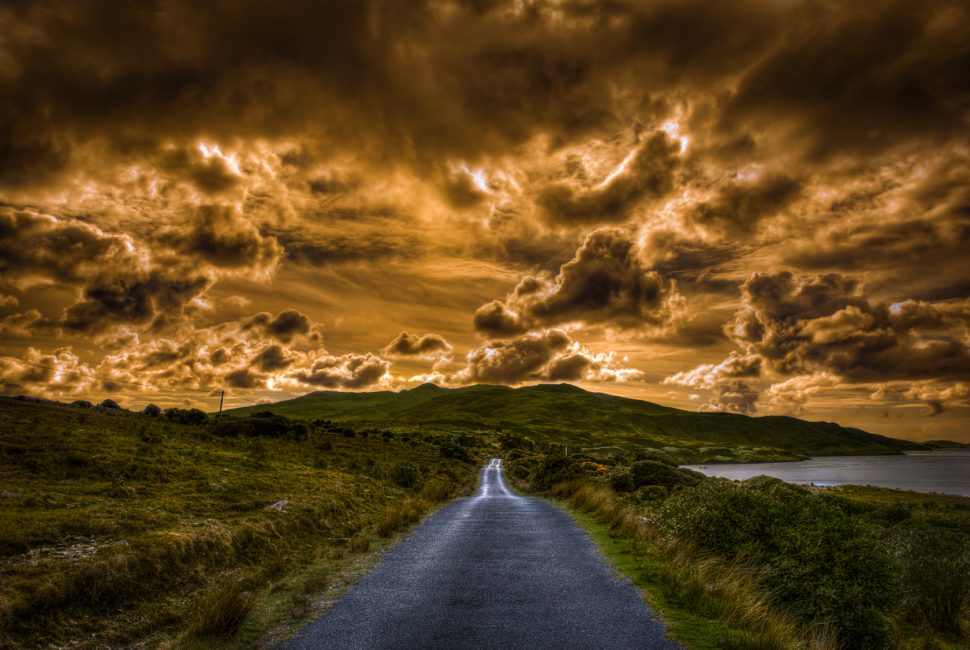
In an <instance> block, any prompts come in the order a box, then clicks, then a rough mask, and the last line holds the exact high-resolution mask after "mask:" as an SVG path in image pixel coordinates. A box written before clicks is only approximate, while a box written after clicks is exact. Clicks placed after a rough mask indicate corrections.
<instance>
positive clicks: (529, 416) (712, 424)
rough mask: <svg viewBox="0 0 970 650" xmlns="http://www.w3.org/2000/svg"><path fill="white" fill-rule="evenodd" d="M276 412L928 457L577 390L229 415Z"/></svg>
mask: <svg viewBox="0 0 970 650" xmlns="http://www.w3.org/2000/svg"><path fill="white" fill-rule="evenodd" d="M259 411H271V412H273V413H277V414H279V415H286V416H288V417H299V418H306V419H327V420H332V421H335V422H348V423H350V422H353V423H356V424H360V423H370V424H371V425H372V426H376V427H380V428H385V429H392V430H399V431H412V430H415V429H417V430H419V431H421V432H423V433H424V434H439V435H440V434H450V435H466V434H475V433H478V434H488V435H496V436H509V435H514V436H519V437H527V438H529V439H531V440H534V441H536V442H540V443H563V444H570V445H574V446H579V447H580V448H582V447H583V445H589V446H590V447H593V446H598V447H601V446H603V445H607V446H616V447H617V448H618V449H620V448H628V447H631V446H637V447H645V448H648V449H654V450H660V451H663V452H664V453H666V454H667V455H668V456H674V457H677V458H683V459H689V460H702V461H705V462H719V461H730V460H743V461H754V460H778V459H782V460H785V459H788V460H792V459H797V458H806V457H808V456H812V455H819V456H821V455H856V454H858V455H871V454H880V453H882V454H898V453H903V452H905V451H915V450H925V449H928V448H929V447H927V446H925V445H921V444H919V443H915V442H910V441H906V440H899V439H895V438H890V437H887V436H883V435H879V434H875V433H871V432H868V431H864V430H862V429H858V428H855V427H843V426H841V425H839V424H837V423H835V422H825V421H817V422H811V421H807V420H802V419H799V418H795V417H791V416H784V415H766V416H747V415H742V414H737V413H702V412H693V411H685V410H682V409H677V408H674V407H669V406H663V405H660V404H655V403H653V402H648V401H645V400H638V399H634V398H629V397H621V396H618V395H610V394H608V393H594V392H590V391H587V390H584V389H582V388H580V387H578V386H574V385H572V384H563V383H560V384H536V385H531V386H522V387H518V388H512V387H509V386H503V385H493V384H474V385H472V386H464V387H460V388H446V387H442V386H437V385H435V384H422V385H420V386H417V387H415V388H411V389H406V390H401V391H396V392H395V391H378V392H371V393H367V392H342V391H316V392H313V393H308V394H307V395H303V396H301V397H297V398H293V399H290V400H284V401H281V402H276V403H274V404H265V405H259V406H251V407H243V408H239V409H232V410H230V411H227V413H228V414H230V415H247V414H252V413H254V412H259Z"/></svg>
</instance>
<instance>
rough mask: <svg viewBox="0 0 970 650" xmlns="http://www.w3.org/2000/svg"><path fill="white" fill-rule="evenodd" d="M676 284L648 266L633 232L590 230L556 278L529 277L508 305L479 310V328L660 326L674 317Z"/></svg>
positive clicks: (494, 331) (500, 331)
mask: <svg viewBox="0 0 970 650" xmlns="http://www.w3.org/2000/svg"><path fill="white" fill-rule="evenodd" d="M675 296H676V292H675V291H674V289H673V287H672V286H671V284H670V283H669V282H668V281H666V280H664V278H663V277H661V276H660V274H658V273H657V272H656V271H653V270H650V269H648V268H646V267H645V266H644V264H643V262H642V261H641V258H640V257H639V255H638V251H637V249H636V247H635V245H634V242H633V241H632V240H631V238H630V237H629V235H628V234H626V233H625V232H624V231H621V230H612V229H605V230H597V231H594V232H593V233H592V234H590V235H589V236H588V237H587V238H586V241H585V242H584V243H583V245H582V246H581V247H580V248H579V249H578V250H577V251H576V255H575V256H574V257H573V259H572V260H570V261H569V262H567V263H566V264H564V265H563V266H562V267H561V268H560V270H559V274H558V275H557V276H556V277H555V278H535V277H526V278H524V279H522V281H520V282H519V284H518V285H517V286H516V287H515V290H514V291H513V292H512V294H510V295H509V296H508V298H507V299H506V300H505V302H504V303H502V302H498V301H493V302H490V303H488V304H486V305H483V306H482V307H480V308H479V309H478V311H476V312H475V317H474V323H475V327H476V329H477V330H478V331H480V332H483V333H485V334H489V335H492V336H503V335H508V334H514V333H517V332H523V331H527V330H530V329H533V328H534V327H537V326H549V325H558V324H563V323H570V322H584V323H606V324H609V325H612V326H615V327H623V328H631V329H632V328H644V329H647V328H656V327H662V326H665V325H667V324H668V323H669V321H670V320H671V319H672V318H673V310H674V307H673V305H672V301H673V299H674V298H675Z"/></svg>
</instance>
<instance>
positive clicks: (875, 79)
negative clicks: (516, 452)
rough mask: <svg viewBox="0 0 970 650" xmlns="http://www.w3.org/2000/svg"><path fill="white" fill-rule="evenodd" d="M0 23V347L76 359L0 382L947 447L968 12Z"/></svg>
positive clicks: (140, 8)
mask: <svg viewBox="0 0 970 650" xmlns="http://www.w3.org/2000/svg"><path fill="white" fill-rule="evenodd" d="M0 24H3V25H4V32H3V38H2V39H0V332H2V336H0V353H2V354H3V355H7V356H10V357H15V358H19V359H21V360H26V358H27V356H26V355H28V350H32V352H30V353H29V354H31V355H34V356H33V357H31V358H39V357H38V356H37V355H40V356H42V357H44V358H45V359H46V361H47V362H49V363H50V364H53V365H57V366H58V367H61V366H63V367H65V368H67V367H69V366H70V364H71V363H73V362H71V361H70V359H71V358H73V357H71V356H70V355H73V356H74V357H76V358H77V362H76V364H75V365H77V366H78V367H84V368H89V369H91V370H92V371H94V372H95V373H96V374H97V375H98V377H99V378H98V379H96V380H92V381H91V382H88V383H85V382H80V381H79V382H75V383H73V384H71V385H70V387H69V388H68V387H64V386H61V387H60V388H59V387H58V385H57V381H55V380H51V383H50V385H49V386H48V385H47V384H45V383H44V381H35V382H30V381H26V380H21V379H17V378H16V377H17V373H21V374H22V372H23V369H22V368H20V369H19V370H15V369H8V370H4V373H3V377H7V378H11V377H12V378H13V379H9V381H10V382H11V383H9V384H8V386H9V387H10V388H9V390H11V391H12V390H15V388H14V387H19V388H16V390H22V391H29V392H32V393H35V394H39V395H51V396H55V395H61V394H65V395H68V394H70V395H75V394H76V395H83V394H84V391H85V390H101V389H102V388H103V381H113V382H114V383H113V384H111V386H112V388H113V389H114V390H115V391H117V392H116V396H118V397H119V399H120V398H122V397H123V396H124V391H127V390H128V389H126V388H123V387H124V386H126V385H127V384H124V383H123V382H124V381H138V382H141V383H145V384H148V385H155V386H157V387H158V390H165V391H169V392H168V393H166V394H165V395H156V396H155V397H157V398H158V399H159V401H160V402H161V401H162V398H163V397H164V398H165V399H168V400H170V401H171V402H172V403H180V401H179V400H183V399H196V398H197V397H198V396H202V397H205V396H206V395H207V392H206V391H208V390H211V389H212V387H213V386H216V385H222V384H225V385H229V386H231V387H232V388H233V390H234V391H236V392H237V393H239V394H240V395H243V394H245V395H252V396H253V397H259V398H261V399H262V398H267V399H272V398H282V397H286V396H292V395H295V394H296V393H299V392H302V391H306V390H313V389H320V388H332V389H338V390H350V389H356V388H365V389H367V388H379V387H380V388H385V387H397V386H405V385H410V380H409V377H410V376H413V375H414V373H419V372H425V373H426V374H425V375H419V377H423V378H424V379H427V380H432V381H442V382H449V383H453V384H458V383H467V382H473V381H495V382H508V383H521V382H530V381H576V382H579V383H581V384H583V385H586V386H587V387H590V388H596V386H595V384H596V383H598V382H615V383H614V384H612V386H611V387H610V390H611V391H615V392H618V393H622V394H624V395H630V396H636V397H642V398H645V399H649V400H653V401H658V402H661V403H670V404H671V405H674V406H680V407H685V408H696V405H697V404H699V403H702V402H699V401H697V400H702V401H706V404H705V406H704V408H712V409H713V408H717V409H722V410H731V411H735V412H745V413H751V412H754V408H755V405H756V404H757V408H758V412H762V413H764V412H768V413H772V412H805V413H806V414H813V415H817V416H818V417H824V418H826V419H833V420H837V421H839V422H843V421H844V422H845V423H847V424H854V425H856V426H860V427H862V428H866V429H871V430H874V431H878V432H886V433H891V434H893V435H906V436H915V437H926V436H930V435H932V436H933V437H947V436H950V435H952V436H957V437H959V436H963V437H965V436H966V431H967V430H970V429H968V427H967V426H966V422H967V418H968V417H970V408H968V406H967V398H966V396H965V395H963V393H962V392H961V391H962V389H960V388H959V387H960V386H964V385H966V384H967V383H968V381H970V370H968V368H970V353H968V348H970V343H968V330H970V324H968V312H970V308H968V306H967V305H968V303H967V301H968V299H970V278H968V275H967V272H966V250H967V248H968V246H970V183H968V179H970V129H968V128H967V126H968V123H967V116H968V115H970V85H968V83H967V74H966V70H967V69H970V40H968V39H967V38H966V35H967V33H968V31H970V7H968V6H967V4H966V3H965V2H961V1H959V0H927V1H926V2H919V3H913V2H909V3H907V2H898V1H896V0H874V1H873V2H869V3H865V4H864V5H861V4H859V5H858V6H857V5H852V4H846V3H834V2H827V3H826V2H822V3H820V2H816V1H814V0H788V1H785V2H778V1H776V0H739V1H738V2H732V3H715V2H710V1H708V0H647V1H639V0H637V1H634V0H611V1H610V2H589V1H587V0H564V1H561V2H560V1H555V2H554V1H552V0H536V1H534V2H520V1H518V0H489V1H487V2H471V3H468V2H459V1H458V0H433V1H429V2H418V3H414V2H394V1H391V2H374V1H373V0H360V1H356V2H344V1H338V2H327V3H319V2H317V3H314V2H309V1H306V0H293V1H291V2H276V3H251V2H242V3H215V4H213V3H197V2H188V1H187V0H166V1H165V2H162V3H137V2H135V3H115V4H111V5H108V4H105V3H103V2H100V1H99V0H77V1H75V2H64V1H63V0H38V1H36V2H27V3H25V2H13V3H4V4H3V5H2V6H0ZM863 282H864V285H863ZM739 287H740V288H741V290H740V291H739ZM725 323H727V325H726V326H725ZM324 330H325V331H326V334H327V348H328V349H326V350H325V349H324V348H323V338H322V332H324ZM426 332H434V333H436V334H424V335H421V333H426ZM556 332H558V334H557V333H556ZM412 333H414V334H412ZM561 337H566V340H565V341H563V340H562V338H561ZM389 341H390V343H389ZM578 341H581V342H582V343H579V342H578ZM68 348H69V350H68ZM610 351H612V352H610ZM614 352H615V354H614ZM376 355H380V356H376ZM611 355H612V356H611ZM463 359H464V361H462V360H463ZM718 359H723V360H724V361H723V362H717V360H718ZM391 360H393V363H394V365H390V364H391ZM429 364H430V365H431V366H432V367H431V368H426V367H422V366H427V365H429ZM11 368H12V367H11ZM664 377H668V379H667V381H664V379H663V378H664ZM103 378H107V379H103ZM112 378H113V379H112ZM624 379H636V381H629V382H624V381H623V380H624ZM99 382H101V383H99ZM78 386H81V387H82V388H77V391H78V392H73V391H75V388H76V387H78ZM129 388H130V389H131V390H132V391H133V392H132V395H147V394H151V393H150V391H148V389H144V390H145V391H147V392H145V393H141V392H139V391H141V390H142V389H139V388H137V387H132V386H129ZM178 391H183V393H182V394H179V393H178ZM195 391H200V392H195ZM193 396H195V397H193ZM872 396H875V397H874V398H873V397H872ZM816 409H818V412H816ZM941 409H942V410H941ZM887 411H888V412H891V414H892V415H893V416H900V415H901V417H892V418H886V417H884V412H887ZM923 411H925V412H926V413H927V414H935V417H934V418H933V419H932V420H927V419H923V418H919V417H918V414H919V413H920V412H923ZM930 422H931V423H932V425H933V427H934V430H933V431H930V430H929V428H928V424H927V423H930ZM937 429H939V430H937Z"/></svg>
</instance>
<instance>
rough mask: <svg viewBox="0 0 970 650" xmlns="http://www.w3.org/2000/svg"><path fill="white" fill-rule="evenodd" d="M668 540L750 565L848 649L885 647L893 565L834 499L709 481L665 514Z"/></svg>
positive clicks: (678, 497)
mask: <svg viewBox="0 0 970 650" xmlns="http://www.w3.org/2000/svg"><path fill="white" fill-rule="evenodd" d="M658 523H659V525H660V526H661V529H662V530H664V531H665V532H666V533H667V534H670V535H673V536H676V537H678V538H680V539H683V540H685V541H688V542H690V543H693V544H695V545H696V546H698V547H699V548H701V549H703V550H707V551H710V552H713V553H716V554H719V555H721V556H724V557H727V558H731V559H734V558H741V559H745V560H747V561H751V562H753V563H755V564H756V565H758V566H759V567H760V568H761V569H762V575H763V579H764V581H765V583H766V585H767V586H768V587H769V588H770V589H771V590H772V593H773V594H774V597H775V598H776V599H777V601H778V602H779V603H781V604H783V605H784V606H786V607H787V608H789V609H790V610H791V611H792V613H793V614H794V615H795V616H796V617H797V618H798V619H800V620H801V621H803V622H805V623H821V624H828V625H831V626H833V627H834V628H835V630H836V631H837V633H838V636H839V640H840V644H841V645H842V646H843V647H846V648H884V647H886V646H887V645H888V643H889V641H890V629H889V625H888V623H887V621H886V614H887V613H888V612H889V611H890V610H891V609H892V608H893V607H894V605H895V604H896V603H897V601H898V599H897V597H898V590H897V578H896V575H895V571H894V565H893V562H892V560H891V558H890V557H889V556H888V554H887V553H886V552H885V551H884V550H883V548H882V547H881V546H880V545H879V543H878V541H877V540H875V539H874V537H873V536H872V535H871V534H869V532H868V530H867V529H866V528H864V527H863V526H862V524H860V523H859V522H857V521H855V520H853V519H852V518H851V517H850V516H849V515H848V514H846V513H845V512H844V511H842V510H841V509H840V508H839V507H838V504H837V503H836V502H834V501H831V500H826V499H821V498H819V497H816V496H814V495H812V494H811V493H810V492H808V491H807V490H804V489H802V488H799V487H796V486H792V485H788V484H786V483H783V482H782V481H779V480H777V479H771V478H768V477H758V478H756V479H752V480H750V481H747V482H745V483H743V484H740V485H738V484H734V483H732V482H730V481H726V480H723V479H719V480H714V479H712V480H705V481H703V482H702V483H700V484H699V485H697V486H694V487H688V488H686V489H683V490H680V491H678V492H676V493H674V494H673V495H672V496H671V497H670V498H669V499H667V501H666V502H665V503H664V505H663V506H662V507H661V508H660V510H659V513H658Z"/></svg>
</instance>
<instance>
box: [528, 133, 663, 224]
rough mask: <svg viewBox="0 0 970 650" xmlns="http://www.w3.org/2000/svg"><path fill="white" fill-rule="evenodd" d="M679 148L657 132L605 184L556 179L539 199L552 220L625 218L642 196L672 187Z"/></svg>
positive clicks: (652, 195)
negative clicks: (578, 185) (580, 184)
mask: <svg viewBox="0 0 970 650" xmlns="http://www.w3.org/2000/svg"><path fill="white" fill-rule="evenodd" d="M678 149H679V144H678V143H677V142H676V141H674V140H671V139H670V138H668V137H667V136H666V134H665V133H663V132H660V133H657V134H656V135H654V136H653V137H651V138H650V139H649V140H647V141H646V142H644V143H643V144H642V145H640V147H639V149H637V150H636V151H635V152H634V153H633V154H631V157H630V158H629V160H626V161H624V165H623V168H622V169H621V170H618V171H617V173H616V174H615V176H613V177H612V178H610V179H609V180H608V181H606V182H605V183H604V184H602V185H600V186H596V187H590V188H576V187H575V186H574V185H573V184H570V183H565V182H558V183H553V184H551V185H548V186H546V187H544V188H542V189H541V190H540V191H539V194H538V197H537V199H536V203H537V204H538V205H539V207H540V209H541V210H542V212H543V214H544V215H545V218H546V219H547V220H549V221H551V222H565V223H573V224H575V223H617V222H621V221H626V220H627V219H628V218H629V217H630V215H631V212H632V210H633V209H634V208H635V207H636V206H637V205H638V204H639V203H640V202H641V201H642V200H645V199H657V198H660V197H662V196H664V195H666V194H668V193H669V192H670V191H671V190H672V189H673V187H674V170H675V169H676V166H677V163H678V158H677V152H678Z"/></svg>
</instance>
